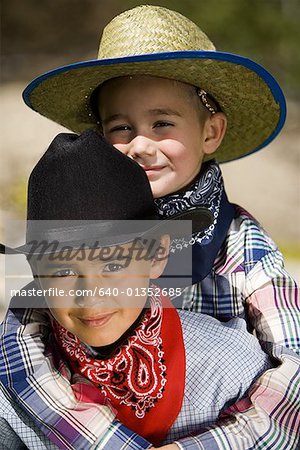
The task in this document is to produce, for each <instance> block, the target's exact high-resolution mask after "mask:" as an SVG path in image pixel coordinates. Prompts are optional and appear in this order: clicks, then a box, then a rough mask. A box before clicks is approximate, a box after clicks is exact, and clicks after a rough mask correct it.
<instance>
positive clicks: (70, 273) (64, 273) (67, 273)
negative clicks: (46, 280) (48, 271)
mask: <svg viewBox="0 0 300 450" xmlns="http://www.w3.org/2000/svg"><path fill="white" fill-rule="evenodd" d="M51 276H52V277H55V278H63V277H74V276H76V273H75V272H74V270H72V269H61V270H58V271H57V272H55V273H54V274H53V275H51Z"/></svg>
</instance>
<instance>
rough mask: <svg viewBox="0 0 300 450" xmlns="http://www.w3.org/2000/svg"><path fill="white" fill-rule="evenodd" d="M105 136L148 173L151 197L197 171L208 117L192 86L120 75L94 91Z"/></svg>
mask: <svg viewBox="0 0 300 450" xmlns="http://www.w3.org/2000/svg"><path fill="white" fill-rule="evenodd" d="M97 101H98V109H99V115H100V119H101V123H102V127H103V133H104V136H105V138H106V139H108V141H109V142H111V143H112V144H113V145H114V146H115V147H116V148H118V149H119V150H120V151H121V152H122V153H125V154H126V155H128V156H130V157H132V158H133V159H135V160H136V161H137V162H138V163H139V164H140V165H141V166H142V167H143V168H144V170H145V171H146V173H147V176H148V178H149V181H150V184H151V188H152V192H153V195H154V197H161V196H164V195H166V194H169V193H171V192H176V191H178V190H180V189H182V188H184V187H185V186H187V185H188V184H189V183H190V182H191V181H192V180H193V179H194V178H195V177H196V175H197V174H198V173H199V170H200V167H201V164H202V160H203V157H204V154H205V152H206V151H205V149H204V147H205V146H204V145H203V144H204V141H205V138H206V137H205V135H204V133H203V126H204V122H205V120H204V118H203V116H204V117H207V114H206V113H205V111H203V107H201V103H200V99H199V98H198V96H197V94H196V88H194V87H193V86H190V85H187V84H185V83H180V82H177V81H172V80H168V79H164V78H157V77H148V76H142V77H121V78H116V79H113V80H110V81H108V82H106V83H105V84H104V85H103V86H102V87H101V89H100V92H99V95H98V100H97Z"/></svg>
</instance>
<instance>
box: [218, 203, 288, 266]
mask: <svg viewBox="0 0 300 450" xmlns="http://www.w3.org/2000/svg"><path fill="white" fill-rule="evenodd" d="M234 206H235V217H234V218H233V220H232V222H231V224H230V227H229V229H228V232H227V236H226V238H225V240H224V242H223V244H222V248H221V249H220V252H219V255H218V257H217V259H216V261H215V264H214V266H215V271H216V272H217V273H219V274H222V273H223V272H226V271H227V270H228V266H229V265H230V267H231V269H230V270H231V271H232V270H235V271H236V270H239V271H240V270H243V271H244V272H245V274H246V275H247V274H248V273H249V272H250V271H251V270H252V269H253V268H254V267H255V266H256V265H257V264H258V263H260V262H261V261H263V260H264V259H266V260H267V264H268V266H272V265H276V266H280V267H282V266H283V257H282V254H281V253H280V251H279V249H278V247H277V245H276V244H275V242H274V241H273V239H272V238H271V237H270V236H269V234H268V233H267V232H266V230H265V229H264V228H263V227H262V226H261V224H260V223H259V222H258V221H257V220H256V219H255V218H254V217H253V216H252V215H251V214H250V213H249V212H248V211H246V210H245V209H243V208H242V207H240V206H238V205H234Z"/></svg>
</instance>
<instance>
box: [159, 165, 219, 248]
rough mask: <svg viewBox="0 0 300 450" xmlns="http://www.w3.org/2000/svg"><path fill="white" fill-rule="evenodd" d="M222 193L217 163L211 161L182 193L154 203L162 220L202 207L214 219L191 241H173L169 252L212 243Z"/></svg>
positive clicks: (193, 236)
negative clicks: (207, 210) (196, 244)
mask: <svg viewBox="0 0 300 450" xmlns="http://www.w3.org/2000/svg"><path fill="white" fill-rule="evenodd" d="M223 191H224V186H223V177H222V173H221V170H220V167H219V165H218V164H217V162H216V161H214V160H213V161H209V162H207V163H204V164H203V166H202V169H201V171H200V173H199V175H198V177H197V179H196V181H194V183H193V184H192V185H190V186H188V187H187V188H186V189H185V190H184V191H181V192H176V193H175V194H170V195H167V196H165V197H161V198H157V199H155V204H156V206H157V208H158V213H159V216H160V217H161V218H163V219H167V218H168V219H170V218H172V217H173V216H174V215H175V214H178V213H182V212H185V211H188V210H189V209H192V208H194V207H195V206H205V207H206V208H207V209H209V210H210V211H211V213H212V214H213V217H214V221H213V223H212V224H211V226H210V227H209V228H207V229H206V230H204V231H202V232H199V233H194V234H193V235H192V236H191V237H190V239H187V238H181V239H174V240H173V241H172V243H171V248H170V251H171V252H172V253H174V252H177V251H181V250H183V249H184V248H186V247H188V246H189V245H193V244H195V243H198V244H202V245H205V244H209V243H210V242H211V240H212V239H213V236H214V231H215V228H216V225H217V220H218V217H219V212H220V205H221V199H222V194H223Z"/></svg>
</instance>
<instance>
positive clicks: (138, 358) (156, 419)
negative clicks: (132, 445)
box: [52, 296, 185, 445]
mask: <svg viewBox="0 0 300 450" xmlns="http://www.w3.org/2000/svg"><path fill="white" fill-rule="evenodd" d="M149 302H150V307H149V308H147V309H146V310H145V314H144V316H143V318H142V320H141V322H140V324H139V325H138V326H137V328H135V330H134V331H133V332H132V334H131V335H130V336H129V337H128V338H127V339H126V340H125V342H123V344H122V345H120V347H119V348H118V349H117V350H116V351H115V352H114V354H113V356H111V357H109V358H108V359H102V360H99V359H95V358H94V357H93V356H91V355H90V354H89V352H88V351H87V348H86V346H85V345H83V344H82V343H81V342H80V341H79V339H78V338H77V337H76V336H74V335H73V334H72V333H70V332H68V331H67V330H66V329H64V328H63V327H62V326H60V325H59V324H58V322H56V321H55V320H54V319H53V320H52V327H53V330H54V334H55V337H56V340H57V342H58V345H59V347H60V350H61V351H62V352H63V354H64V357H65V358H66V359H67V361H68V362H69V364H70V365H71V367H72V369H73V370H74V372H76V373H80V374H81V375H83V376H84V377H86V378H87V379H88V380H90V381H91V382H92V383H93V385H94V386H96V387H97V388H98V389H100V391H101V394H102V395H103V396H105V398H106V399H107V401H108V403H109V404H111V406H112V407H113V408H114V409H115V410H116V411H117V419H118V420H120V421H121V422H122V423H123V424H124V425H126V426H127V427H128V428H130V429H131V430H133V431H135V432H137V433H138V434H140V435H141V436H143V437H144V438H145V439H148V440H149V441H150V442H152V443H153V444H154V445H158V444H159V443H160V442H161V440H162V439H163V438H164V437H165V436H166V434H167V433H168V430H169V429H170V427H171V426H172V424H173V423H174V421H175V420H176V418H177V416H178V414H179V412H180V409H181V406H182V400H183V394H184V385H185V351H184V343H183V336H182V328H181V322H180V319H179V316H178V313H177V311H176V309H175V308H174V307H173V305H172V303H171V302H170V300H169V299H168V298H166V297H165V296H161V297H157V296H152V297H150V298H149ZM91 401H92V400H91Z"/></svg>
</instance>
